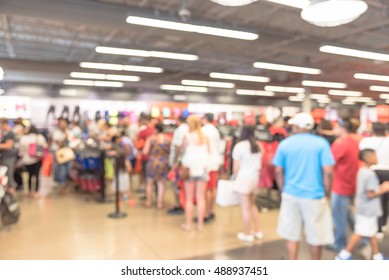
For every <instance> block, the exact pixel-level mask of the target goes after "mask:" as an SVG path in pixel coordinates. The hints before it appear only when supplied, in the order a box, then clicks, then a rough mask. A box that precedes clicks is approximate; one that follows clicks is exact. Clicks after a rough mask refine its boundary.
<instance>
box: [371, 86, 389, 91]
mask: <svg viewBox="0 0 389 280" xmlns="http://www.w3.org/2000/svg"><path fill="white" fill-rule="evenodd" d="M369 89H370V90H371V91H380V92H389V87H383V86H370V87H369Z"/></svg>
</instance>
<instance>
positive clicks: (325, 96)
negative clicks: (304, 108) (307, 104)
mask: <svg viewBox="0 0 389 280" xmlns="http://www.w3.org/2000/svg"><path fill="white" fill-rule="evenodd" d="M309 97H310V98H311V99H329V98H330V97H329V96H328V95H327V94H318V93H311V94H310V95H309Z"/></svg>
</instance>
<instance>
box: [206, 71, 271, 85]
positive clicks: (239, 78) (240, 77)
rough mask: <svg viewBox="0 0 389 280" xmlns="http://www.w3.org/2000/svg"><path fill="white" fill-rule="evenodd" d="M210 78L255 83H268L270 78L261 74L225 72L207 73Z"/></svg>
mask: <svg viewBox="0 0 389 280" xmlns="http://www.w3.org/2000/svg"><path fill="white" fill-rule="evenodd" d="M209 76H210V77H211V78H214V79H224V80H237V81H246V82H257V83H268V82H270V78H268V77H261V76H251V75H239V74H226V73H218V72H212V73H211V74H209Z"/></svg>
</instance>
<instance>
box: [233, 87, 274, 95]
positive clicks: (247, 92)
mask: <svg viewBox="0 0 389 280" xmlns="http://www.w3.org/2000/svg"><path fill="white" fill-rule="evenodd" d="M236 94H237V95H250V96H274V95H275V93H274V92H270V91H264V90H250V89H237V90H236Z"/></svg>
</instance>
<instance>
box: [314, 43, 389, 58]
mask: <svg viewBox="0 0 389 280" xmlns="http://www.w3.org/2000/svg"><path fill="white" fill-rule="evenodd" d="M320 51H321V52H325V53H331V54H337V55H344V56H352V57H357V58H365V59H372V60H381V61H389V54H384V53H377V52H369V51H361V50H356V49H349V48H341V47H336V46H329V45H327V46H322V47H321V48H320Z"/></svg>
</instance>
